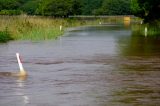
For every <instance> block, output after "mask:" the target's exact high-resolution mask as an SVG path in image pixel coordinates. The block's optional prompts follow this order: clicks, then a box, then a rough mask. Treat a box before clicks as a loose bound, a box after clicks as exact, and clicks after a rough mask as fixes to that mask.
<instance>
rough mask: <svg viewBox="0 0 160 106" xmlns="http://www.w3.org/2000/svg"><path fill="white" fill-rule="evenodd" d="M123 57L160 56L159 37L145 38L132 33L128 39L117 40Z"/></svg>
mask: <svg viewBox="0 0 160 106" xmlns="http://www.w3.org/2000/svg"><path fill="white" fill-rule="evenodd" d="M119 43H120V44H121V45H122V44H123V46H121V47H120V48H121V49H122V53H123V54H124V55H126V56H127V55H128V56H129V55H135V56H160V46H159V45H160V37H145V36H141V35H139V34H138V33H132V36H131V37H130V38H129V39H126V38H125V39H119Z"/></svg>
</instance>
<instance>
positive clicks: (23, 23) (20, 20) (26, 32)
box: [0, 15, 98, 40]
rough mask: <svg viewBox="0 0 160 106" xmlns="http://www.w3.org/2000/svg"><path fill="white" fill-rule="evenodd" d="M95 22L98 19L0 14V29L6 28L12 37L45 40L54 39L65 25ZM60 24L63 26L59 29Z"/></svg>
mask: <svg viewBox="0 0 160 106" xmlns="http://www.w3.org/2000/svg"><path fill="white" fill-rule="evenodd" d="M95 23H96V24H97V23H98V21H92V22H91V21H84V20H76V19H56V18H53V17H42V16H26V15H20V16H0V31H4V30H5V28H6V27H7V28H8V31H9V32H10V33H11V34H12V36H13V38H14V39H22V40H46V39H56V38H57V37H58V36H60V35H62V34H63V33H64V29H65V28H66V27H74V26H82V25H88V24H89V25H91V24H95ZM60 26H63V28H62V30H60Z"/></svg>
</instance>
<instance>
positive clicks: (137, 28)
mask: <svg viewBox="0 0 160 106" xmlns="http://www.w3.org/2000/svg"><path fill="white" fill-rule="evenodd" d="M145 28H147V36H153V37H155V36H160V30H159V29H160V22H156V23H155V24H152V25H151V24H142V25H138V24H135V25H132V31H133V33H137V34H139V35H143V36H145Z"/></svg>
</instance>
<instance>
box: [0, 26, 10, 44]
mask: <svg viewBox="0 0 160 106" xmlns="http://www.w3.org/2000/svg"><path fill="white" fill-rule="evenodd" d="M9 40H13V38H12V37H11V34H10V33H9V32H8V30H7V28H6V30H5V31H0V42H2V43H5V42H7V41H9Z"/></svg>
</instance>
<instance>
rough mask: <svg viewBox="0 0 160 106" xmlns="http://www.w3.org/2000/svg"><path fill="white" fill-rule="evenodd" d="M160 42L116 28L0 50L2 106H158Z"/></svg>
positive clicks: (83, 30)
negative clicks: (16, 74)
mask: <svg viewBox="0 0 160 106" xmlns="http://www.w3.org/2000/svg"><path fill="white" fill-rule="evenodd" d="M159 45H160V39H159V38H148V37H143V36H138V35H136V34H133V33H132V32H131V30H130V29H129V28H127V29H126V28H125V27H123V26H120V25H110V26H92V27H81V28H76V29H71V31H69V32H67V33H66V34H65V35H64V36H63V37H61V38H59V39H57V40H55V41H52V40H50V41H33V42H31V41H14V42H9V43H7V44H0V72H16V71H17V70H19V69H18V64H17V61H16V57H15V53H16V52H20V54H21V56H22V57H21V58H22V61H23V65H24V68H25V70H27V71H28V73H29V76H28V77H27V78H15V77H6V76H3V75H1V76H0V106H159V105H160V89H159V88H160V46H159Z"/></svg>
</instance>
